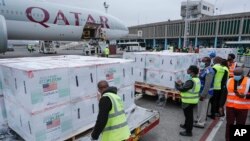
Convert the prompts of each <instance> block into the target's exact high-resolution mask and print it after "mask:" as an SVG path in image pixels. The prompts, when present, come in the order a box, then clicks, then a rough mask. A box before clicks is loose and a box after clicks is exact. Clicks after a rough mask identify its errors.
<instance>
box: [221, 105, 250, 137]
mask: <svg viewBox="0 0 250 141" xmlns="http://www.w3.org/2000/svg"><path fill="white" fill-rule="evenodd" d="M226 110H227V112H226V119H227V124H226V141H229V138H230V133H229V131H230V125H234V122H235V121H236V125H245V124H246V120H247V113H248V110H245V109H244V110H243V109H235V108H230V107H227V109H226Z"/></svg>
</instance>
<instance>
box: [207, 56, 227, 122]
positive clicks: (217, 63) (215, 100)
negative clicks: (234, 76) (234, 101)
mask: <svg viewBox="0 0 250 141" xmlns="http://www.w3.org/2000/svg"><path fill="white" fill-rule="evenodd" d="M221 62H222V58H220V57H218V56H217V57H215V58H214V66H213V69H214V71H215V76H214V95H213V97H212V98H211V99H210V103H211V115H209V117H210V118H212V119H215V116H216V115H219V105H220V101H221V97H222V94H221V93H222V89H223V87H224V86H222V84H223V85H226V82H224V83H223V82H222V81H226V80H227V79H223V78H224V76H225V77H226V78H227V76H228V74H226V75H225V72H226V70H225V69H224V67H223V66H222V65H221Z"/></svg>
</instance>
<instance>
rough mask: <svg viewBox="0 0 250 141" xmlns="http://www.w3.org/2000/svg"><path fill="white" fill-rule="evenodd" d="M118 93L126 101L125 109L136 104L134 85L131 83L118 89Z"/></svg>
mask: <svg viewBox="0 0 250 141" xmlns="http://www.w3.org/2000/svg"><path fill="white" fill-rule="evenodd" d="M118 95H119V96H120V97H121V99H122V100H123V103H124V107H125V110H127V109H129V108H130V106H132V105H133V104H134V95H135V90H134V85H130V86H127V87H124V88H120V89H119V90H118Z"/></svg>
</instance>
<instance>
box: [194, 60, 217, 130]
mask: <svg viewBox="0 0 250 141" xmlns="http://www.w3.org/2000/svg"><path fill="white" fill-rule="evenodd" d="M210 65H211V59H210V58H209V57H204V58H203V59H202V62H201V63H200V75H199V78H200V81H201V89H200V101H199V103H198V108H197V119H196V120H195V123H194V127H198V128H204V127H205V124H206V117H207V108H208V103H209V99H210V98H211V97H212V96H213V82H214V81H213V80H214V74H215V72H214V70H213V68H212V67H211V66H210Z"/></svg>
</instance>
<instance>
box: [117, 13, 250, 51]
mask: <svg viewBox="0 0 250 141" xmlns="http://www.w3.org/2000/svg"><path fill="white" fill-rule="evenodd" d="M189 25H190V27H189V34H188V36H187V37H188V39H189V43H190V44H192V46H195V47H197V46H205V47H221V46H222V45H223V43H224V42H225V41H240V40H250V12H246V13H237V14H227V15H216V16H206V17H201V18H199V19H196V20H192V21H190V24H189ZM184 28H185V21H184V20H168V21H164V22H158V23H151V24H144V25H137V26H132V27H129V36H127V37H126V38H123V39H121V40H119V41H118V42H126V41H144V42H145V43H146V46H147V47H164V48H167V47H168V46H174V47H182V46H183V41H184Z"/></svg>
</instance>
